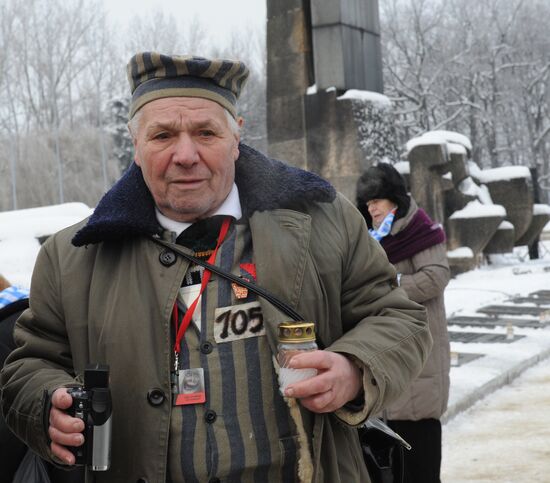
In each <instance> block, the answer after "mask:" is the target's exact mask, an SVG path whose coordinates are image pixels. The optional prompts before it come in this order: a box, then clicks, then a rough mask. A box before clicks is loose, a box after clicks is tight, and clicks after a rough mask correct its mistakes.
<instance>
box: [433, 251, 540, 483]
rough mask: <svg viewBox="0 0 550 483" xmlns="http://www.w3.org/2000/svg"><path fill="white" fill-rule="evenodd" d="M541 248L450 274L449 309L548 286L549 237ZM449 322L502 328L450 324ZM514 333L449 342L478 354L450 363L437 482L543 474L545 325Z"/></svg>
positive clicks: (510, 482)
mask: <svg viewBox="0 0 550 483" xmlns="http://www.w3.org/2000/svg"><path fill="white" fill-rule="evenodd" d="M540 248H541V252H542V253H541V256H542V259H540V260H527V259H526V249H525V248H519V249H516V251H515V253H514V254H513V255H508V256H501V257H498V258H495V259H494V260H493V261H494V264H493V265H487V266H484V267H481V268H479V269H477V270H474V271H471V272H468V273H465V274H462V275H459V276H458V277H456V278H455V279H453V280H451V282H450V283H449V286H448V287H447V290H446V292H445V302H446V307H447V315H448V317H452V316H462V315H473V314H475V311H476V310H477V309H478V308H479V307H481V306H484V305H490V304H503V303H509V302H508V300H509V299H510V298H511V297H512V296H520V295H521V296H525V295H528V294H530V293H532V292H535V291H537V290H549V289H550V251H549V249H550V243H549V242H544V244H541V247H540ZM478 315H479V314H478ZM449 329H450V330H452V331H467V332H484V333H488V332H492V333H495V332H496V333H500V334H506V331H507V328H506V327H497V328H495V329H488V328H480V327H462V326H460V327H459V326H456V325H455V326H450V327H449ZM514 335H524V336H525V337H524V338H521V339H519V340H515V341H514V342H511V343H495V344H486V343H482V344H479V343H460V342H451V351H452V352H461V353H477V354H483V357H480V358H478V359H475V360H473V361H472V362H469V363H467V364H464V365H462V366H460V367H452V368H451V394H450V400H449V411H448V414H447V416H450V417H448V421H447V422H446V423H445V424H444V426H443V461H442V472H441V480H442V482H443V483H489V482H501V483H548V482H550V452H549V450H548V446H547V445H548V443H550V429H549V428H550V364H549V360H548V356H549V355H550V328H549V327H546V328H539V329H533V328H517V327H516V328H514ZM537 361H541V362H538V364H537ZM533 364H536V365H534V366H533ZM530 366H533V367H531V368H529V367H530ZM518 376H519V377H518ZM516 377H517V378H516ZM499 388H500V389H499ZM476 401H477V402H476ZM467 408H468V409H467Z"/></svg>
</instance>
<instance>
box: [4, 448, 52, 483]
mask: <svg viewBox="0 0 550 483" xmlns="http://www.w3.org/2000/svg"><path fill="white" fill-rule="evenodd" d="M13 483H51V481H50V477H49V475H48V471H47V470H46V465H45V464H44V461H43V460H42V459H41V458H40V457H39V456H38V455H37V454H36V453H34V452H33V451H31V450H30V449H29V450H28V451H27V453H26V454H25V456H24V457H23V460H22V461H21V464H20V465H19V469H18V470H17V472H16V473H15V476H14V477H13Z"/></svg>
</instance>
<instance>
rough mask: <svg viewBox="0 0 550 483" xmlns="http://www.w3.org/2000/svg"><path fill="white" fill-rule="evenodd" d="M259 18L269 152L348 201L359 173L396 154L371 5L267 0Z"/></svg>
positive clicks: (358, 0)
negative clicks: (263, 25)
mask: <svg viewBox="0 0 550 483" xmlns="http://www.w3.org/2000/svg"><path fill="white" fill-rule="evenodd" d="M267 18H268V22H267V46H268V48H267V133H268V151H269V154H270V155H271V156H272V157H275V158H279V159H283V160H285V161H287V162H288V163H290V164H292V165H294V166H298V167H300V168H304V169H308V170H310V171H313V172H316V173H318V174H320V175H321V176H323V177H325V178H327V179H328V180H329V181H331V182H332V183H333V184H334V185H335V187H336V188H337V189H338V190H339V191H341V192H343V193H344V194H345V195H346V196H348V197H349V198H350V199H354V197H355V184H356V181H357V178H358V177H359V176H360V174H361V172H362V171H363V170H364V169H365V168H367V167H368V166H370V165H371V164H372V163H373V162H374V161H377V160H380V159H382V158H384V157H390V158H393V159H395V157H396V154H397V151H396V146H395V136H394V131H393V115H392V112H391V104H390V103H389V100H388V99H387V98H385V97H384V96H382V95H381V92H382V87H383V86H382V62H381V49H380V27H379V17H378V0H311V1H308V0H268V1H267ZM376 93H378V94H376ZM367 94H368V95H367Z"/></svg>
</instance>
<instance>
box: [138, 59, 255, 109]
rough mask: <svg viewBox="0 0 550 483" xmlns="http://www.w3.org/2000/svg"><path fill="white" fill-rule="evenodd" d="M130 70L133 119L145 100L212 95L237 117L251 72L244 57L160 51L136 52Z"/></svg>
mask: <svg viewBox="0 0 550 483" xmlns="http://www.w3.org/2000/svg"><path fill="white" fill-rule="evenodd" d="M127 72H128V81H129V82H130V89H131V93H132V101H131V104H130V113H129V118H130V119H132V117H134V114H135V113H136V112H137V111H138V110H139V109H140V108H141V107H143V106H144V105H145V104H147V103H148V102H151V101H154V100H155V99H161V98H163V97H201V98H203V99H209V100H211V101H214V102H217V103H218V104H220V105H221V106H222V107H225V108H226V109H227V110H228V111H229V112H230V113H231V115H232V116H233V117H237V112H236V104H237V99H238V98H239V95H240V93H241V89H242V88H243V86H244V84H245V83H246V79H247V78H248V74H249V71H248V68H247V67H246V65H245V64H244V63H243V62H240V61H235V60H223V59H205V58H204V57H196V56H193V55H164V54H159V53H157V52H141V53H139V54H136V55H134V56H133V57H132V58H131V59H130V62H128V66H127Z"/></svg>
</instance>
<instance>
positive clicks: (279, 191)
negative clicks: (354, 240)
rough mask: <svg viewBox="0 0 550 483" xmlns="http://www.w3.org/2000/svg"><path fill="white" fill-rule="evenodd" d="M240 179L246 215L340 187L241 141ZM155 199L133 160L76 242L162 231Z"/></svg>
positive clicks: (331, 193) (321, 197) (326, 196)
mask: <svg viewBox="0 0 550 483" xmlns="http://www.w3.org/2000/svg"><path fill="white" fill-rule="evenodd" d="M239 150H240V156H239V159H237V161H236V164H235V183H236V184H237V187H238V188H239V194H240V197H241V205H242V209H243V216H245V217H249V216H250V215H252V213H254V212H255V211H266V210H274V209H277V208H287V209H296V210H300V206H303V205H304V204H306V203H309V202H330V201H333V200H334V198H335V196H336V191H335V190H334V188H333V187H332V185H330V184H329V183H328V181H325V180H324V179H322V178H321V177H319V176H317V175H315V174H313V173H310V172H308V171H304V170H301V169H298V168H294V167H292V166H288V165H286V164H284V163H282V162H280V161H276V160H274V159H269V158H267V157H266V156H264V155H263V154H261V153H259V152H258V151H256V150H254V149H252V148H251V147H249V146H246V145H245V144H241V145H240V146H239ZM161 231H162V228H161V227H160V226H159V224H158V221H157V218H156V216H155V204H154V201H153V198H152V196H151V194H150V192H149V190H148V188H147V186H146V185H145V181H144V180H143V176H142V173H141V169H140V168H139V167H138V166H137V165H136V164H135V163H133V164H132V165H131V166H130V168H129V169H128V170H127V171H126V172H125V173H124V175H123V176H122V177H121V178H120V180H119V181H118V182H117V183H116V184H115V185H114V186H113V187H112V188H111V189H110V190H109V191H108V192H107V193H106V194H105V195H104V196H103V198H102V199H101V200H100V201H99V203H98V205H97V207H96V209H95V211H94V213H93V214H92V215H91V217H90V218H89V220H88V223H87V224H86V225H85V226H84V227H83V228H82V229H81V230H79V231H78V232H77V233H76V235H75V236H74V238H73V240H72V243H73V245H75V246H83V245H88V244H93V243H99V242H102V241H108V240H119V239H122V238H128V237H134V236H140V235H143V236H150V235H154V234H160V233H161Z"/></svg>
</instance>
